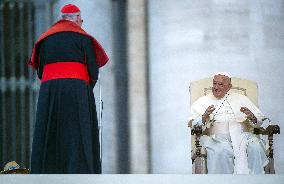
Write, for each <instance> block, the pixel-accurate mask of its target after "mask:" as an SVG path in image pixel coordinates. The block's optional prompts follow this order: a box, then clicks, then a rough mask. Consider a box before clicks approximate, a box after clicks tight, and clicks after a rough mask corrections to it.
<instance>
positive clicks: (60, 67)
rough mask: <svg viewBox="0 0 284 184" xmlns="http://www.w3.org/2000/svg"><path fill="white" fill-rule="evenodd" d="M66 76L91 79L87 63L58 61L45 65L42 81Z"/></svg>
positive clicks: (85, 79) (87, 80)
mask: <svg viewBox="0 0 284 184" xmlns="http://www.w3.org/2000/svg"><path fill="white" fill-rule="evenodd" d="M64 78H74V79H81V80H84V81H86V82H87V83H89V81H90V77H89V75H88V71H87V67H86V65H84V64H82V63H79V62H56V63H52V64H47V65H45V66H44V67H43V74H42V79H41V82H46V81H49V80H54V79H64Z"/></svg>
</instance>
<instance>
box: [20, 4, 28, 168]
mask: <svg viewBox="0 0 284 184" xmlns="http://www.w3.org/2000/svg"><path fill="white" fill-rule="evenodd" d="M18 11H19V54H20V57H19V59H20V62H19V64H20V79H19V85H20V86H19V87H20V114H19V116H20V161H21V162H20V165H21V166H22V167H24V166H25V167H27V166H26V165H25V164H26V163H27V160H26V149H27V147H26V133H25V132H26V130H25V124H26V122H25V103H26V100H25V67H26V66H25V65H26V62H25V61H24V59H25V58H24V18H25V17H24V3H23V2H19V9H18Z"/></svg>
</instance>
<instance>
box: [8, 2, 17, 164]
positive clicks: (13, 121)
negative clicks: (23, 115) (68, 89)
mask: <svg viewBox="0 0 284 184" xmlns="http://www.w3.org/2000/svg"><path fill="white" fill-rule="evenodd" d="M14 10H15V2H10V3H9V32H10V35H9V36H10V41H9V43H10V47H9V51H10V63H11V77H10V89H11V107H10V113H9V114H10V116H11V134H10V138H11V142H10V144H11V148H12V150H11V159H12V160H17V156H16V150H17V144H16V143H17V126H16V125H17V124H16V123H17V122H16V116H17V113H16V72H15V71H16V70H15V67H16V62H15V16H14Z"/></svg>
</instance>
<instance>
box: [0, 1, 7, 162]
mask: <svg viewBox="0 0 284 184" xmlns="http://www.w3.org/2000/svg"><path fill="white" fill-rule="evenodd" d="M3 17H4V2H3V1H1V3H0V57H1V66H0V67H1V81H0V82H1V86H0V87H1V127H0V128H1V129H0V131H1V134H0V135H1V136H0V141H1V143H2V144H1V145H0V146H1V150H0V154H1V158H0V163H2V164H4V162H5V161H6V150H7V147H6V98H5V95H6V78H5V50H4V20H3Z"/></svg>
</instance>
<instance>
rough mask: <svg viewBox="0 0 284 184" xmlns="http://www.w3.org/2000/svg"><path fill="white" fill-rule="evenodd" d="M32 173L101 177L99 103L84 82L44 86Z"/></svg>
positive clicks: (50, 82) (72, 81)
mask: <svg viewBox="0 0 284 184" xmlns="http://www.w3.org/2000/svg"><path fill="white" fill-rule="evenodd" d="M31 173H47V174H48V173H53V174H63V173H65V174H75V173H76V174H80V173H101V163H100V149H99V131H98V125H97V112H96V105H95V99H94V94H93V91H92V88H91V87H90V86H89V85H88V84H86V83H85V82H84V81H82V80H79V79H57V80H50V81H47V82H45V83H43V84H42V85H41V87H40V92H39V98H38V105H37V113H36V124H35V129H34V138H33V144H32V157H31Z"/></svg>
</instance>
